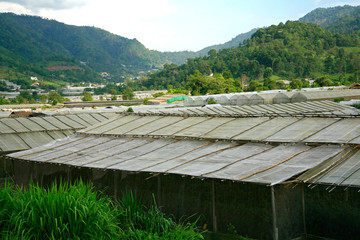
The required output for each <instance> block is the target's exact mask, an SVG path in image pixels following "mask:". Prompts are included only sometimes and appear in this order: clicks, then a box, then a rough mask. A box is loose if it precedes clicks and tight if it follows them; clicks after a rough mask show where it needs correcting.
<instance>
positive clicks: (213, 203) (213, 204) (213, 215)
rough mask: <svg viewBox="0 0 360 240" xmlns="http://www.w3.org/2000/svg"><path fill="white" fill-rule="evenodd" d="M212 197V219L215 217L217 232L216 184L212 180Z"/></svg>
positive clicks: (214, 225)
mask: <svg viewBox="0 0 360 240" xmlns="http://www.w3.org/2000/svg"><path fill="white" fill-rule="evenodd" d="M211 195H212V217H213V231H214V232H217V222H216V212H215V183H214V179H212V180H211Z"/></svg>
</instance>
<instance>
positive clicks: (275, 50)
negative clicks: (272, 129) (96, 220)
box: [133, 21, 360, 94]
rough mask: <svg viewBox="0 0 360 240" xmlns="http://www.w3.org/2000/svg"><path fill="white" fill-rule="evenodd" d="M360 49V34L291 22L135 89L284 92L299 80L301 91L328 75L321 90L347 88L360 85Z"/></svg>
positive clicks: (171, 67)
mask: <svg viewBox="0 0 360 240" xmlns="http://www.w3.org/2000/svg"><path fill="white" fill-rule="evenodd" d="M359 46H360V37H359V34H354V33H353V32H351V33H349V34H337V33H332V32H330V31H328V30H326V29H324V28H322V27H320V26H318V25H315V24H310V23H304V22H299V21H288V22H286V23H285V24H283V23H280V24H279V25H277V26H275V25H273V26H270V27H268V28H263V29H259V30H258V31H257V32H256V33H255V34H253V35H252V37H251V38H250V39H248V40H246V41H245V43H244V45H243V46H239V47H237V48H231V49H223V50H220V51H216V50H210V51H209V53H208V56H206V57H198V58H195V59H188V61H187V63H186V64H183V65H180V66H176V65H174V64H170V65H165V67H164V70H163V71H159V72H157V73H154V74H151V75H149V76H148V78H147V79H142V80H141V81H140V82H134V83H133V87H135V88H136V87H137V88H139V87H140V88H141V87H142V88H148V89H163V88H165V89H166V88H168V89H169V88H183V89H188V90H191V91H192V93H193V94H204V93H206V92H210V93H219V92H233V91H241V90H244V89H248V90H261V89H275V88H284V86H283V85H282V83H280V82H278V83H277V82H276V80H278V79H289V80H292V79H294V80H295V79H297V81H294V84H293V85H296V86H292V87H299V86H298V85H301V84H305V82H304V78H314V79H315V78H320V77H322V76H323V75H327V76H325V77H323V78H324V79H325V80H326V81H325V80H324V81H318V82H317V84H318V85H319V86H322V85H324V84H330V82H331V81H335V82H336V83H337V84H347V83H349V82H358V74H359V67H360V57H359V53H360V48H359ZM259 80H260V81H261V82H263V83H260V82H259ZM298 80H302V81H301V82H302V83H299V81H298ZM329 81H330V82H329ZM248 82H249V84H247V83H248ZM295 83H297V84H295Z"/></svg>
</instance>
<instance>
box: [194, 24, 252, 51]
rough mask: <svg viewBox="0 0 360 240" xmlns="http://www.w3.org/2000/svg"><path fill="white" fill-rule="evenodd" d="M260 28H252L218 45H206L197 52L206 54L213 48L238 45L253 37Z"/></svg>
mask: <svg viewBox="0 0 360 240" xmlns="http://www.w3.org/2000/svg"><path fill="white" fill-rule="evenodd" d="M258 29H259V28H254V29H252V30H250V31H249V32H246V33H242V34H239V35H237V36H236V37H234V38H233V39H231V40H230V41H227V42H225V43H223V44H216V45H212V46H209V47H206V48H204V49H202V50H200V51H198V52H197V53H198V54H199V56H206V55H207V54H208V52H209V51H210V50H211V49H215V50H216V51H219V50H221V49H225V48H233V47H238V46H239V45H240V44H242V43H243V42H244V41H245V40H247V39H249V38H251V36H252V35H253V34H254V33H255V32H256V31H257V30H258Z"/></svg>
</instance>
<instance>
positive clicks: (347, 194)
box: [345, 188, 349, 202]
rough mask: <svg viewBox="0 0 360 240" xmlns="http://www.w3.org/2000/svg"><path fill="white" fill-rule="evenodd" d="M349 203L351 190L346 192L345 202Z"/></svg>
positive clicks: (347, 189)
mask: <svg viewBox="0 0 360 240" xmlns="http://www.w3.org/2000/svg"><path fill="white" fill-rule="evenodd" d="M347 201H349V188H346V190H345V202H347Z"/></svg>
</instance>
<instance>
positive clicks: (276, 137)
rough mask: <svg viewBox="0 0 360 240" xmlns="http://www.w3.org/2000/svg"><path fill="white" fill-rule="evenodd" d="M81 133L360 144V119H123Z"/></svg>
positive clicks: (165, 117)
mask: <svg viewBox="0 0 360 240" xmlns="http://www.w3.org/2000/svg"><path fill="white" fill-rule="evenodd" d="M78 133H81V134H86V135H101V136H128V137H133V136H138V137H140V136H145V137H147V136H150V137H168V138H179V139H181V138H193V139H211V140H219V139H220V140H233V141H234V140H235V141H257V142H277V143H289V142H291V143H298V142H301V143H340V144H360V118H319V117H314V118H308V117H303V118H296V117H277V118H269V117H257V118H254V117H253V118H250V117H248V118H223V117H188V118H185V117H181V116H140V115H119V116H118V117H115V118H112V119H110V120H107V121H104V122H102V123H99V124H95V125H93V126H91V127H89V128H86V129H83V130H79V131H78Z"/></svg>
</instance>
